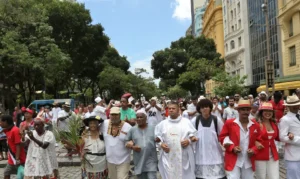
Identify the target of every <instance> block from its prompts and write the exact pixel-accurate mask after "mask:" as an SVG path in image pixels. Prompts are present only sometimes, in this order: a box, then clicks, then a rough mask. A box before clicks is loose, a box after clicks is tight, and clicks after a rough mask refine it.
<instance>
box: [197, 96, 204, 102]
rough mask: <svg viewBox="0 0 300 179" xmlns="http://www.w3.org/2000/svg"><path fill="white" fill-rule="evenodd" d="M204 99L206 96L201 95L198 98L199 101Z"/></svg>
mask: <svg viewBox="0 0 300 179" xmlns="http://www.w3.org/2000/svg"><path fill="white" fill-rule="evenodd" d="M202 99H206V98H205V97H204V96H200V97H199V98H198V102H199V101H200V100H202Z"/></svg>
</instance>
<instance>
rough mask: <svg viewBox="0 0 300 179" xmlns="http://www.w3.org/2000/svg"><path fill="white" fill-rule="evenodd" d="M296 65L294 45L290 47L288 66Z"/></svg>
mask: <svg viewBox="0 0 300 179" xmlns="http://www.w3.org/2000/svg"><path fill="white" fill-rule="evenodd" d="M295 65H296V47H295V46H292V47H290V66H295Z"/></svg>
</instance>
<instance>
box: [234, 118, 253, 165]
mask: <svg viewBox="0 0 300 179" xmlns="http://www.w3.org/2000/svg"><path fill="white" fill-rule="evenodd" d="M233 122H235V123H237V124H238V125H239V126H240V147H241V148H242V152H241V153H239V154H238V158H237V161H236V166H238V167H240V168H243V167H245V169H248V168H251V167H252V164H251V160H250V158H249V157H248V153H247V150H248V148H249V128H250V127H251V126H252V125H253V124H254V123H253V122H252V121H251V120H249V123H248V125H247V129H248V130H247V131H244V128H243V126H242V124H241V122H240V120H239V119H238V118H236V119H235V120H234V121H233Z"/></svg>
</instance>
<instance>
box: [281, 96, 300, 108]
mask: <svg viewBox="0 0 300 179" xmlns="http://www.w3.org/2000/svg"><path fill="white" fill-rule="evenodd" d="M283 105H285V106H300V100H299V98H298V96H296V95H293V96H288V97H287V99H286V101H285V102H284V104H283Z"/></svg>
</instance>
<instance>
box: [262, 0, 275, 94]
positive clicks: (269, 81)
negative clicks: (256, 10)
mask: <svg viewBox="0 0 300 179" xmlns="http://www.w3.org/2000/svg"><path fill="white" fill-rule="evenodd" d="M261 8H262V11H263V12H264V14H265V21H266V41H267V59H266V61H265V78H266V92H267V93H269V87H272V94H274V91H275V89H274V63H273V60H271V51H270V26H269V13H268V12H269V11H268V0H265V2H264V3H263V4H262V5H261Z"/></svg>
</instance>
